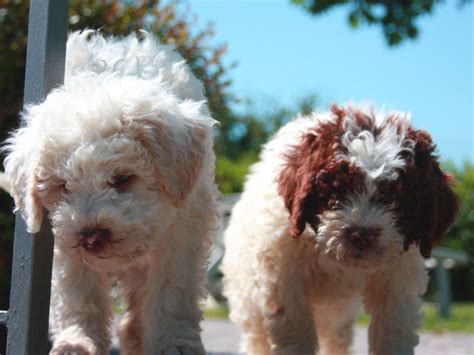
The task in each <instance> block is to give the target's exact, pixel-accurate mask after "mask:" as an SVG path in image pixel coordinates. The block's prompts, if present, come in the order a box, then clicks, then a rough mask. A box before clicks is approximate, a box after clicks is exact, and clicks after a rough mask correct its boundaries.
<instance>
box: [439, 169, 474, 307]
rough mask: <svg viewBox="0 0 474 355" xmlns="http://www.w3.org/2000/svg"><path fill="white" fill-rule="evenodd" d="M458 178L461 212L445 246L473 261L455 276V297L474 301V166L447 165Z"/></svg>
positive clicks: (457, 186)
mask: <svg viewBox="0 0 474 355" xmlns="http://www.w3.org/2000/svg"><path fill="white" fill-rule="evenodd" d="M446 169H447V170H449V171H452V172H453V173H454V175H455V177H456V180H457V184H456V187H455V191H456V193H457V195H458V196H459V200H460V201H461V211H460V214H459V216H458V218H457V219H456V221H455V223H454V224H453V226H452V227H451V229H450V231H449V232H448V236H447V238H446V239H445V240H444V242H443V245H444V246H447V247H449V248H454V249H460V250H464V251H465V252H467V253H468V254H469V255H470V257H471V261H470V264H469V266H468V267H467V268H464V269H461V270H459V271H457V272H455V273H454V274H453V284H454V296H455V298H457V299H465V300H467V299H470V300H473V299H474V164H473V163H472V162H467V163H465V164H464V166H463V167H462V168H461V169H459V168H456V167H454V166H453V165H452V164H446Z"/></svg>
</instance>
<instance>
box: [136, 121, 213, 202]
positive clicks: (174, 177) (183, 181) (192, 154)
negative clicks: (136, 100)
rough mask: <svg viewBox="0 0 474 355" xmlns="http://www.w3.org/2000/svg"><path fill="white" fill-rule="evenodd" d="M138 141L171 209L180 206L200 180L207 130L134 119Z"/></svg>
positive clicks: (193, 125) (199, 126) (191, 124)
mask: <svg viewBox="0 0 474 355" xmlns="http://www.w3.org/2000/svg"><path fill="white" fill-rule="evenodd" d="M133 126H134V129H135V131H136V133H135V134H136V136H137V138H138V140H139V141H140V142H141V143H142V144H143V146H144V147H145V148H146V149H147V150H148V151H149V152H150V154H151V156H152V157H153V160H154V162H155V166H156V179H157V183H158V184H159V185H160V187H161V189H162V190H163V191H164V193H165V194H166V195H167V197H168V198H169V200H170V202H171V204H172V205H173V206H174V207H181V206H182V205H183V203H184V201H185V200H186V197H187V196H188V194H189V193H190V192H191V190H192V189H193V187H194V184H195V183H196V180H197V179H198V177H199V173H200V172H201V169H202V166H203V160H204V156H205V152H206V144H210V143H209V140H210V138H209V135H210V134H211V132H210V130H209V129H208V128H207V127H206V126H205V125H203V124H200V123H199V122H197V120H196V122H187V123H186V124H184V125H182V126H180V127H170V126H169V125H168V124H167V123H166V122H165V121H164V120H158V119H136V120H134V122H133Z"/></svg>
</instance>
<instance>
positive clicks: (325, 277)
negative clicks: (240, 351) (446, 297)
mask: <svg viewBox="0 0 474 355" xmlns="http://www.w3.org/2000/svg"><path fill="white" fill-rule="evenodd" d="M434 149H435V148H434V146H433V144H432V142H431V138H430V136H429V134H428V133H426V132H424V131H420V130H415V129H414V128H413V127H412V126H411V123H410V120H409V118H408V115H405V114H402V113H396V112H395V113H391V114H387V115H385V114H383V113H382V112H374V110H373V109H371V108H363V107H360V108H358V107H347V108H344V109H341V108H337V107H335V106H334V107H333V108H332V112H330V113H315V114H313V115H311V116H309V117H302V118H299V119H297V120H295V121H293V122H291V123H289V124H287V125H286V126H285V127H283V128H282V129H281V130H280V131H279V132H278V133H277V135H276V137H275V138H274V139H273V140H272V141H270V142H269V143H268V144H267V145H266V146H265V147H264V149H263V152H262V154H261V161H260V162H259V163H257V164H256V165H254V166H253V168H252V170H251V173H250V175H249V177H248V180H247V182H246V185H245V191H244V193H243V195H242V197H241V200H240V202H238V203H237V205H236V206H235V208H234V211H233V214H232V217H231V221H230V225H229V227H228V229H227V231H226V235H225V245H226V255H225V257H224V261H223V268H222V269H223V272H224V274H225V294H226V296H227V297H228V300H229V303H230V307H231V319H232V320H233V321H234V322H236V323H238V324H239V325H240V326H241V327H242V328H243V331H244V334H245V337H244V344H243V346H244V347H247V348H248V351H249V353H250V354H258V355H264V354H269V353H272V354H288V355H290V354H291V355H297V354H314V353H315V352H317V351H318V349H319V353H320V354H325V355H339V354H348V353H349V352H350V345H351V340H352V339H351V338H352V325H353V322H354V320H355V319H356V317H357V314H358V312H359V308H360V305H361V303H363V304H364V305H365V308H366V310H367V311H368V312H369V313H370V315H371V323H370V327H369V348H370V353H371V354H378V355H402V354H413V348H414V347H415V346H416V344H417V342H418V336H417V334H416V330H417V328H418V326H419V324H420V303H421V302H420V295H422V294H423V293H424V292H425V289H426V284H427V281H428V277H427V273H426V271H425V268H424V264H423V257H428V256H429V255H430V252H431V249H432V247H433V244H434V243H436V242H438V241H439V240H440V239H441V238H442V236H443V234H444V233H445V231H446V229H447V228H448V226H449V225H450V224H451V223H452V221H453V219H454V216H455V214H456V212H457V209H458V204H457V199H456V197H455V195H454V194H453V192H452V190H451V188H450V186H449V181H450V178H449V176H448V175H446V174H444V173H443V172H442V171H441V170H440V168H439V165H438V162H437V160H436V157H435V156H434V155H433V152H434Z"/></svg>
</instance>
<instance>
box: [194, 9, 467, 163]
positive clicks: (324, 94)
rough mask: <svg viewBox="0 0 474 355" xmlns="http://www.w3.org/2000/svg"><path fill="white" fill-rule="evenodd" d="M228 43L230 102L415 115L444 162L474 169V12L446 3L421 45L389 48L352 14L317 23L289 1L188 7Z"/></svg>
mask: <svg viewBox="0 0 474 355" xmlns="http://www.w3.org/2000/svg"><path fill="white" fill-rule="evenodd" d="M189 3H190V5H191V10H192V13H194V14H196V15H198V17H199V22H198V24H200V25H204V24H205V23H207V22H212V23H213V24H214V27H215V30H216V36H215V39H214V40H213V41H214V42H215V43H222V42H227V43H228V46H229V50H228V52H227V54H226V55H225V60H224V61H225V62H227V63H231V62H233V61H236V62H238V66H237V67H236V68H235V69H233V70H232V71H231V72H230V77H231V79H232V80H233V85H232V92H233V93H235V94H236V95H238V96H239V97H241V98H251V99H252V100H253V101H254V102H256V106H257V107H260V108H263V109H265V106H266V105H274V104H282V105H290V106H292V105H294V104H295V102H296V101H297V100H298V99H299V98H302V97H304V96H306V95H308V94H311V93H314V94H317V95H318V96H319V97H320V104H321V106H322V107H323V108H327V107H328V106H329V104H330V103H332V102H338V103H345V102H347V101H350V100H351V101H355V102H359V101H363V100H364V101H366V100H370V101H374V102H375V103H376V104H377V105H382V104H385V105H386V106H387V107H388V108H389V109H390V108H393V109H397V110H401V111H411V112H412V114H413V122H414V124H415V126H416V127H417V128H423V129H426V130H428V131H429V132H430V133H431V134H432V136H433V139H434V140H435V142H436V143H437V144H438V148H439V153H440V155H441V156H442V158H443V159H449V160H452V161H454V162H456V163H457V164H461V163H462V162H463V161H464V160H471V161H474V111H473V86H474V84H473V67H474V64H473V32H474V24H473V22H474V21H473V20H474V19H473V8H474V5H473V4H472V3H471V4H470V5H467V6H465V7H464V8H462V9H461V10H460V9H459V8H458V6H457V5H456V4H457V3H458V1H452V0H451V1H446V3H447V4H441V5H439V6H438V7H436V8H435V12H434V14H433V15H431V16H425V17H423V18H421V19H419V20H418V21H417V24H418V25H419V28H420V30H421V33H420V36H419V39H417V40H416V41H410V42H406V43H403V44H402V45H401V46H398V47H395V48H389V47H388V46H387V45H386V43H385V40H384V38H383V35H382V32H381V29H380V28H379V27H365V26H364V27H361V28H359V29H357V30H354V29H351V28H350V27H349V25H348V23H347V19H346V17H347V8H342V9H337V10H332V11H330V12H328V13H327V14H324V15H322V16H318V17H312V16H310V15H309V14H308V13H306V12H305V11H303V10H302V9H300V8H299V7H297V6H294V5H292V4H291V3H290V0H190V1H189Z"/></svg>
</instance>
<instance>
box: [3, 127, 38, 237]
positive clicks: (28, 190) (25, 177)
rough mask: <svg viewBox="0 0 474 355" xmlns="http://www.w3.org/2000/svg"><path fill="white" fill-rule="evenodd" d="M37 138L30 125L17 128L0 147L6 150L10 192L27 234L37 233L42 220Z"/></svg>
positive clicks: (6, 172)
mask: <svg viewBox="0 0 474 355" xmlns="http://www.w3.org/2000/svg"><path fill="white" fill-rule="evenodd" d="M36 141H37V139H36V137H34V132H32V131H31V129H30V128H20V129H18V130H17V131H16V132H15V133H14V134H13V135H12V137H11V138H9V139H8V140H7V142H6V143H7V144H6V146H4V148H3V150H4V151H6V152H8V155H7V156H6V158H5V162H4V165H5V177H6V179H7V181H8V183H9V187H10V191H9V192H10V195H12V196H13V198H14V199H15V212H17V211H20V213H21V215H22V216H23V219H24V220H25V222H26V226H27V230H28V232H30V233H36V232H39V230H40V228H41V223H42V221H43V206H42V205H41V201H40V198H39V196H38V192H37V186H36V185H37V178H36V174H35V171H36V168H37V166H38V155H39V152H38V150H39V148H38V146H36V144H35V142H36Z"/></svg>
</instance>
